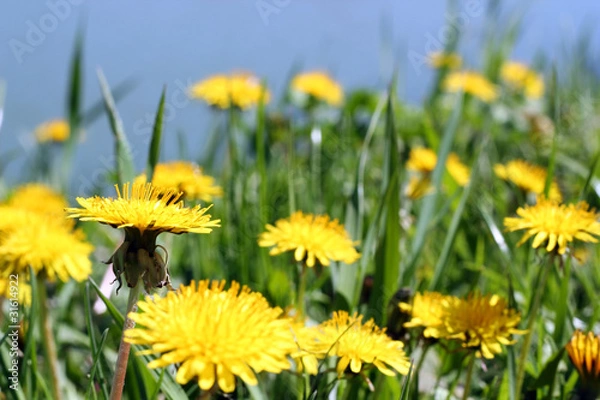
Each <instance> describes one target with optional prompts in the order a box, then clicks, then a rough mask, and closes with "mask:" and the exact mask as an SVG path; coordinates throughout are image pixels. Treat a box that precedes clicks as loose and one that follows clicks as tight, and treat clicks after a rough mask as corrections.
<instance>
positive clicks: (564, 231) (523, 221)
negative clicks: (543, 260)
mask: <svg viewBox="0 0 600 400" xmlns="http://www.w3.org/2000/svg"><path fill="white" fill-rule="evenodd" d="M517 214H518V215H519V217H516V218H504V226H505V227H506V229H507V230H508V231H510V232H514V231H518V230H522V229H525V230H526V232H525V234H524V235H523V238H522V239H521V240H520V241H519V243H518V245H519V246H520V245H521V244H523V243H525V242H526V241H527V240H528V239H529V238H530V237H532V236H533V237H534V238H533V244H532V247H533V248H534V249H537V248H538V247H539V246H540V245H542V244H543V243H546V251H548V252H551V251H554V250H555V249H556V250H557V251H558V254H564V253H565V251H566V250H567V245H568V244H569V243H570V242H572V241H574V240H575V239H577V240H581V241H582V242H592V243H597V242H598V239H596V238H595V236H600V222H598V218H599V217H600V215H598V214H597V213H596V211H595V210H594V209H591V210H590V209H589V205H588V204H587V203H586V202H584V201H582V202H579V203H578V204H577V205H575V204H569V205H566V204H560V203H558V202H557V201H554V200H547V199H544V198H538V202H537V204H536V205H534V206H530V205H526V206H525V207H524V208H523V207H519V209H518V210H517Z"/></svg>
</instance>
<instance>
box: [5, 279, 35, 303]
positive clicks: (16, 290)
mask: <svg viewBox="0 0 600 400" xmlns="http://www.w3.org/2000/svg"><path fill="white" fill-rule="evenodd" d="M17 276H18V280H14V279H11V278H4V277H2V276H0V297H4V298H5V299H7V300H8V301H11V302H13V301H14V302H15V303H16V304H18V305H24V306H30V305H31V286H29V284H28V283H27V282H25V275H17Z"/></svg>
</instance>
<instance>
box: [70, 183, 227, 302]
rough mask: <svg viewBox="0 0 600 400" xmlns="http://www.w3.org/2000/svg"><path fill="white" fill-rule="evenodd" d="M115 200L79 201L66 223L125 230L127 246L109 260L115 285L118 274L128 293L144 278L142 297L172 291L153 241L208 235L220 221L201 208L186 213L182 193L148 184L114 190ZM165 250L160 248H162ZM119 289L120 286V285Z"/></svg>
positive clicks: (124, 245) (164, 264) (136, 184)
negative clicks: (72, 220) (162, 237)
mask: <svg viewBox="0 0 600 400" xmlns="http://www.w3.org/2000/svg"><path fill="white" fill-rule="evenodd" d="M115 188H116V191H117V198H116V199H114V198H110V197H109V198H106V197H99V196H95V197H90V198H87V199H86V198H82V197H78V198H77V202H78V203H79V205H80V206H81V208H67V210H66V211H67V213H68V214H69V218H79V219H80V220H82V221H97V222H100V223H102V224H107V225H110V226H112V227H113V228H124V229H125V240H124V242H123V244H122V245H121V247H119V249H117V251H116V252H115V253H114V254H113V255H112V257H111V258H110V260H109V261H108V263H113V269H114V271H115V275H116V277H117V279H119V284H120V282H121V281H120V276H121V274H122V273H124V274H125V279H126V281H127V284H128V286H129V287H135V286H136V285H137V282H138V280H139V278H140V277H141V278H143V280H144V285H145V288H146V291H148V292H149V291H150V290H151V289H152V288H160V287H164V286H170V280H169V274H168V271H167V269H166V263H165V261H164V260H163V258H162V257H161V256H160V254H158V253H157V252H156V248H157V245H156V238H157V237H158V235H159V234H160V233H162V232H171V233H175V234H181V233H187V232H192V233H210V232H212V229H213V228H216V227H219V226H220V220H211V216H210V215H209V214H207V211H208V209H209V208H210V206H209V207H207V208H202V207H200V206H199V205H198V206H195V207H194V208H188V207H185V206H184V204H183V201H181V200H180V199H181V196H183V193H182V192H177V191H175V190H172V189H169V190H161V189H160V188H156V187H154V186H152V184H150V183H146V184H144V183H134V184H133V187H131V185H130V184H129V183H126V184H124V185H123V188H122V190H119V187H118V186H117V185H115ZM163 250H164V248H163ZM119 287H120V285H119Z"/></svg>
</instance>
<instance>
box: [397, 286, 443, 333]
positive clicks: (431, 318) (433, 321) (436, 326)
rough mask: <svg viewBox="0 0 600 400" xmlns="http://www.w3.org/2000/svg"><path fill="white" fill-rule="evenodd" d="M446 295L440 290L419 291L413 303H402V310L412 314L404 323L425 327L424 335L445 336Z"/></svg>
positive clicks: (410, 325)
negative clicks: (444, 305)
mask: <svg viewBox="0 0 600 400" xmlns="http://www.w3.org/2000/svg"><path fill="white" fill-rule="evenodd" d="M447 297H448V296H445V295H443V294H441V293H438V292H425V293H417V294H415V296H414V297H413V300H412V303H411V304H409V303H400V304H399V305H398V306H399V307H400V310H402V311H403V312H405V313H408V314H410V316H411V320H410V321H408V322H406V323H405V324H404V327H406V328H416V327H423V328H425V330H424V331H423V336H425V337H427V338H435V339H439V338H441V337H443V336H444V334H445V333H446V332H445V329H444V324H443V316H444V314H443V312H444V309H443V306H442V303H443V301H444V299H446V298H447Z"/></svg>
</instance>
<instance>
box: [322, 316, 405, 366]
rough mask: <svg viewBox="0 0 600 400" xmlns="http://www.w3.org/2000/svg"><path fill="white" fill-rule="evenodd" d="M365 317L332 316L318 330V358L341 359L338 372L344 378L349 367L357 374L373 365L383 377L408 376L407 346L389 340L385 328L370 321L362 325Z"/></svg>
mask: <svg viewBox="0 0 600 400" xmlns="http://www.w3.org/2000/svg"><path fill="white" fill-rule="evenodd" d="M362 319H363V316H362V315H357V314H356V313H355V314H354V315H352V316H349V315H348V313H347V312H346V311H337V312H334V313H333V317H332V318H331V319H330V320H327V321H325V322H323V323H322V324H321V325H319V326H318V327H316V328H314V329H316V330H317V331H318V332H319V333H320V335H319V342H318V344H317V345H315V346H314V347H313V349H312V350H313V351H314V352H315V353H316V354H318V355H319V357H321V358H322V357H325V356H327V355H328V356H336V357H338V359H339V360H338V363H337V368H336V369H337V373H338V375H339V376H342V375H343V373H344V371H345V370H346V368H348V366H350V370H351V371H352V372H353V373H355V374H358V373H359V372H361V370H362V368H363V364H372V365H373V366H375V367H376V368H377V369H378V370H379V371H380V372H381V373H382V374H385V375H388V376H394V375H396V372H398V373H400V374H401V375H407V374H408V370H409V368H410V361H409V360H408V358H407V357H406V354H405V353H404V350H403V347H404V344H403V343H402V342H400V341H397V340H392V339H390V337H389V336H387V335H386V333H385V329H381V328H379V327H378V326H377V325H375V322H374V321H373V320H372V319H370V320H369V321H367V322H365V323H364V324H363V322H362Z"/></svg>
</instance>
